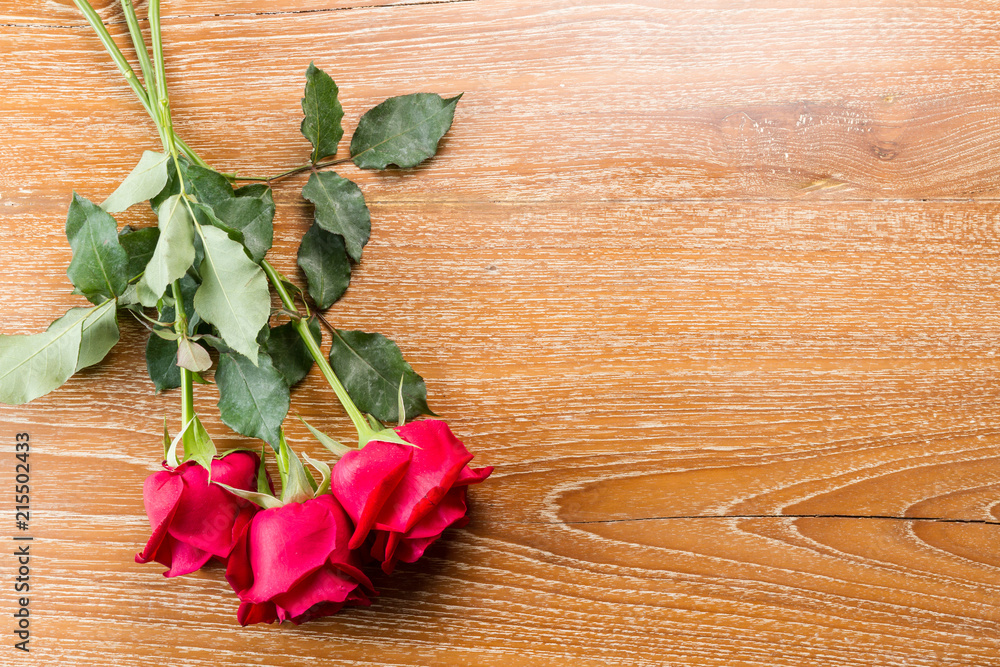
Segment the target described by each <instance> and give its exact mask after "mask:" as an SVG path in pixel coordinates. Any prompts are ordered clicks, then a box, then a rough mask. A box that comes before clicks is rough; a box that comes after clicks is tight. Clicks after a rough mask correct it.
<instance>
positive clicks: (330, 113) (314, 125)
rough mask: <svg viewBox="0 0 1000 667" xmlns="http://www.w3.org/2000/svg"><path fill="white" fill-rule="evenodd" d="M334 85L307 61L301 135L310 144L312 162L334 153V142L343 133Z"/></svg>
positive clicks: (337, 140) (340, 109) (341, 109)
mask: <svg viewBox="0 0 1000 667" xmlns="http://www.w3.org/2000/svg"><path fill="white" fill-rule="evenodd" d="M337 92H338V91H337V84H336V83H334V82H333V79H331V78H330V75H329V74H327V73H326V72H324V71H323V70H321V69H319V68H318V67H316V65H315V64H313V63H310V64H309V69H307V70H306V93H305V97H303V98H302V112H303V113H304V114H305V116H306V117H305V118H304V119H303V120H302V128H301V129H302V134H303V135H304V136H305V138H306V139H308V140H309V142H310V143H311V144H312V145H313V152H312V161H313V164H315V163H316V162H319V161H320V160H322V159H323V158H325V157H328V156H330V155H336V154H337V144H339V143H340V139H341V138H342V137H343V136H344V128H343V126H342V125H341V124H340V121H341V120H342V119H343V118H344V109H343V108H342V107H341V106H340V100H338V99H337Z"/></svg>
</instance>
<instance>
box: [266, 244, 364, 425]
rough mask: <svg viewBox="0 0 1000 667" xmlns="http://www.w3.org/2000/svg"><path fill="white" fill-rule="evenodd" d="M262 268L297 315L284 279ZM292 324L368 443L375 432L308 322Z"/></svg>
mask: <svg viewBox="0 0 1000 667" xmlns="http://www.w3.org/2000/svg"><path fill="white" fill-rule="evenodd" d="M260 266H261V268H262V269H264V273H266V274H267V277H268V279H269V280H270V281H271V284H272V285H273V286H274V290H275V291H276V292H277V293H278V297H280V298H281V304H282V305H283V306H284V307H285V309H286V310H289V311H291V312H295V313H297V312H298V308H297V307H296V306H295V301H294V300H293V299H292V297H291V296H290V295H289V294H288V290H286V289H285V285H284V279H283V278H282V276H281V274H279V273H278V272H277V271H276V270H275V269H274V267H273V266H271V263H270V262H268V261H267V260H266V259H265V260H263V261H262V262H261V263H260ZM292 322H293V323H294V327H295V330H296V331H297V332H298V334H299V337H300V338H301V339H302V341H303V342H304V343H305V344H306V349H308V350H309V354H310V355H311V356H312V358H313V360H314V361H315V362H316V365H317V366H319V370H320V372H321V373H323V377H325V378H326V381H327V382H329V383H330V386H331V387H332V388H333V393H335V394H336V395H337V399H338V400H339V401H340V404H341V405H343V406H344V410H346V411H347V415H348V416H349V417H350V418H351V421H352V422H354V428H356V429H357V431H358V440H359V441H360V442H362V443H364V442H367V441H368V440H369V439H370V438H371V436H372V435H373V434H374V431H372V428H371V426H369V424H368V422H367V421H366V420H365V417H364V415H363V414H361V410H358V406H356V405H354V401H352V400H351V397H350V395H349V394H348V393H347V389H345V388H344V385H343V384H342V383H341V382H340V378H338V377H337V374H336V373H334V372H333V368H331V367H330V362H329V361H328V360H327V358H326V356H324V354H323V350H321V349H320V347H319V343H317V342H316V339H315V338H313V336H312V332H311V331H309V324H308V322H307V321H306V320H305V319H303V318H296V319H293V320H292Z"/></svg>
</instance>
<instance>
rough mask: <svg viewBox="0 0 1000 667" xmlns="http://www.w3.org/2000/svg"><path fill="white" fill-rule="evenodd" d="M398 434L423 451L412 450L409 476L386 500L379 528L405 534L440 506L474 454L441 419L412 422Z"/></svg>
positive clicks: (399, 430)
mask: <svg viewBox="0 0 1000 667" xmlns="http://www.w3.org/2000/svg"><path fill="white" fill-rule="evenodd" d="M396 432H397V433H398V434H399V435H400V437H402V438H403V439H404V440H406V441H407V442H412V443H413V444H415V445H417V446H418V447H419V449H417V448H410V449H411V450H412V455H411V457H410V466H409V468H408V469H407V471H406V476H405V477H403V479H402V480H401V481H400V483H399V484H398V485H397V486H396V488H395V490H394V491H393V493H392V495H391V496H389V498H388V499H387V500H386V502H385V505H384V506H383V508H382V511H381V512H380V513H379V517H378V520H377V521H376V523H375V527H376V528H379V529H381V530H391V531H398V532H401V533H405V532H406V531H408V530H410V528H412V527H413V526H414V524H416V523H417V522H418V521H420V520H421V519H422V518H424V516H426V515H427V513H428V512H430V511H431V510H432V509H434V506H435V505H436V504H437V503H438V502H440V500H441V498H443V497H444V495H445V494H446V493H447V492H448V491H449V490H450V489H451V487H452V485H453V484H454V482H455V480H456V479H457V478H458V476H459V474H460V473H461V472H462V469H463V468H464V467H465V465H466V464H467V463H468V462H469V461H471V460H472V454H470V453H469V450H467V449H466V448H465V445H463V444H462V441H461V440H459V439H458V438H456V437H455V436H454V434H452V432H451V429H450V428H448V424H447V423H445V422H443V421H441V420H438V419H425V420H423V421H415V422H410V423H409V424H406V425H405V426H401V427H399V428H398V429H396ZM394 446H395V447H405V446H406V445H394ZM367 448H368V446H365V448H364V449H367ZM364 449H363V450H362V451H364Z"/></svg>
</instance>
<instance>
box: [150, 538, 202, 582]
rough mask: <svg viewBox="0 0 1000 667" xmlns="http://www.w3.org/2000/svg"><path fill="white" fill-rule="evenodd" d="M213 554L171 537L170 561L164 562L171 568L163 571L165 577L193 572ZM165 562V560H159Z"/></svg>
mask: <svg viewBox="0 0 1000 667" xmlns="http://www.w3.org/2000/svg"><path fill="white" fill-rule="evenodd" d="M211 558H212V554H211V553H209V552H208V551H202V550H201V549H199V548H197V547H194V546H191V545H190V544H187V543H185V542H181V541H180V540H177V539H173V538H171V542H170V562H169V563H163V564H164V565H167V566H168V567H169V568H170V569H169V570H167V571H166V572H164V573H163V576H164V577H180V576H183V575H185V574H191V573H192V572H195V571H197V570H200V569H201V567H202V566H203V565H204V564H205V563H207V562H208V561H209V560H211ZM158 562H161V563H162V562H163V561H158Z"/></svg>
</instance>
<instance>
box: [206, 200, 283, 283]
mask: <svg viewBox="0 0 1000 667" xmlns="http://www.w3.org/2000/svg"><path fill="white" fill-rule="evenodd" d="M213 208H214V210H215V214H216V215H217V216H218V218H219V219H220V220H222V221H223V222H224V223H225V224H226V225H228V226H229V227H231V228H232V229H235V230H237V231H239V232H240V233H241V234H242V235H243V245H244V247H246V249H247V251H248V252H249V253H250V257H251V259H253V261H255V262H257V263H260V260H262V259H264V255H266V254H267V251H268V250H270V249H271V244H272V243H273V242H274V225H273V223H274V199H273V198H272V197H271V188H269V187H267V186H266V185H260V184H254V185H248V186H245V187H242V188H240V189H239V190H237V191H236V196H235V197H233V198H232V199H227V200H225V201H222V202H219V203H218V204H216V205H215V206H214V207H213Z"/></svg>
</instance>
